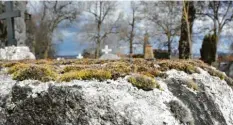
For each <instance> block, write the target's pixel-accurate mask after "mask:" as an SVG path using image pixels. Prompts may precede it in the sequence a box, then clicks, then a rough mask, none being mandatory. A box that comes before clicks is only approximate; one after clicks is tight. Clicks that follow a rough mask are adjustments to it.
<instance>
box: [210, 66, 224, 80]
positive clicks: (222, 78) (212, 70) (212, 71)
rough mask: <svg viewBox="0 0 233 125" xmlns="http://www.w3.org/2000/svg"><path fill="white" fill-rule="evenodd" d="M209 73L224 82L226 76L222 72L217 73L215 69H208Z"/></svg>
mask: <svg viewBox="0 0 233 125" xmlns="http://www.w3.org/2000/svg"><path fill="white" fill-rule="evenodd" d="M208 73H209V74H210V75H212V76H216V77H219V78H220V79H221V80H224V79H225V77H226V75H225V74H224V73H222V72H220V71H217V70H215V69H211V68H210V69H208Z"/></svg>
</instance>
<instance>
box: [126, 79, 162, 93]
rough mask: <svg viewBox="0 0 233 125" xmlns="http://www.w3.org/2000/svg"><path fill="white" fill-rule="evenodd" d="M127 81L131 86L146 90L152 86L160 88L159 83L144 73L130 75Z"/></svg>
mask: <svg viewBox="0 0 233 125" xmlns="http://www.w3.org/2000/svg"><path fill="white" fill-rule="evenodd" d="M128 82H130V83H132V85H133V86H135V87H137V88H139V89H143V90H146V91H149V90H153V89H154V88H158V89H160V86H159V84H158V83H157V82H156V81H155V80H154V79H153V78H150V77H148V76H145V75H137V76H130V77H129V78H128Z"/></svg>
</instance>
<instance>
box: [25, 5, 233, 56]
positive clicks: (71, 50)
mask: <svg viewBox="0 0 233 125" xmlns="http://www.w3.org/2000/svg"><path fill="white" fill-rule="evenodd" d="M32 5H33V6H34V7H33V8H32V7H31V6H32ZM35 6H36V7H35ZM129 6H130V1H119V2H118V11H116V13H119V12H120V11H122V12H125V13H127V12H129V10H130V8H129ZM39 7H40V2H38V1H30V2H29V4H28V9H29V11H30V13H33V12H34V11H37V9H38V8H39ZM141 25H142V26H143V24H141ZM211 25H212V22H211V21H205V22H203V21H200V20H195V23H194V26H193V29H194V33H195V32H198V29H200V27H202V26H209V27H211ZM59 30H60V33H61V34H62V35H63V42H57V41H56V39H55V41H54V42H55V43H56V44H57V50H58V51H57V52H58V53H57V55H78V53H82V51H83V49H85V48H87V47H88V43H86V44H84V43H85V42H83V41H79V39H77V34H78V33H79V32H80V27H79V26H78V24H77V23H74V24H72V25H70V26H69V27H67V28H60V29H59ZM232 32H233V31H232V28H230V29H229V28H228V29H227V30H225V32H224V33H223V34H224V35H222V36H225V35H226V34H229V33H232ZM203 34H204V33H203ZM202 39H203V35H202V34H193V53H197V54H199V53H200V48H201V45H202ZM178 40H179V39H177V41H178ZM150 42H151V43H156V41H155V40H153V39H150ZM231 42H232V41H231V38H222V39H220V43H219V44H220V45H219V50H218V51H221V52H228V47H229V44H230V43H231ZM222 43H227V44H222ZM174 46H176V47H174V48H177V49H178V44H174ZM153 47H154V48H157V46H153ZM125 49H126V48H125ZM125 52H127V50H125ZM139 52H140V51H139Z"/></svg>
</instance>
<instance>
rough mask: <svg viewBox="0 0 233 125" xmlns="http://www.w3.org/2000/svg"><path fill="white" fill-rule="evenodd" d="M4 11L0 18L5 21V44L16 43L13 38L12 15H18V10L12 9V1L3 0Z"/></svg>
mask: <svg viewBox="0 0 233 125" xmlns="http://www.w3.org/2000/svg"><path fill="white" fill-rule="evenodd" d="M5 7H6V8H5V11H6V12H5V13H3V14H1V15H0V20H3V19H6V22H7V46H11V45H17V42H16V40H15V29H14V17H20V16H21V15H20V11H19V10H13V1H5Z"/></svg>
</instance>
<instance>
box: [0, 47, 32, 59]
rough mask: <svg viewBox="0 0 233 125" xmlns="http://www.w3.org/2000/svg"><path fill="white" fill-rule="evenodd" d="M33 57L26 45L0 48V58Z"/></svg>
mask: <svg viewBox="0 0 233 125" xmlns="http://www.w3.org/2000/svg"><path fill="white" fill-rule="evenodd" d="M23 59H35V56H34V54H33V53H31V52H30V50H29V48H28V47H27V46H17V47H15V46H10V47H5V48H4V49H1V48H0V60H23Z"/></svg>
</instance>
